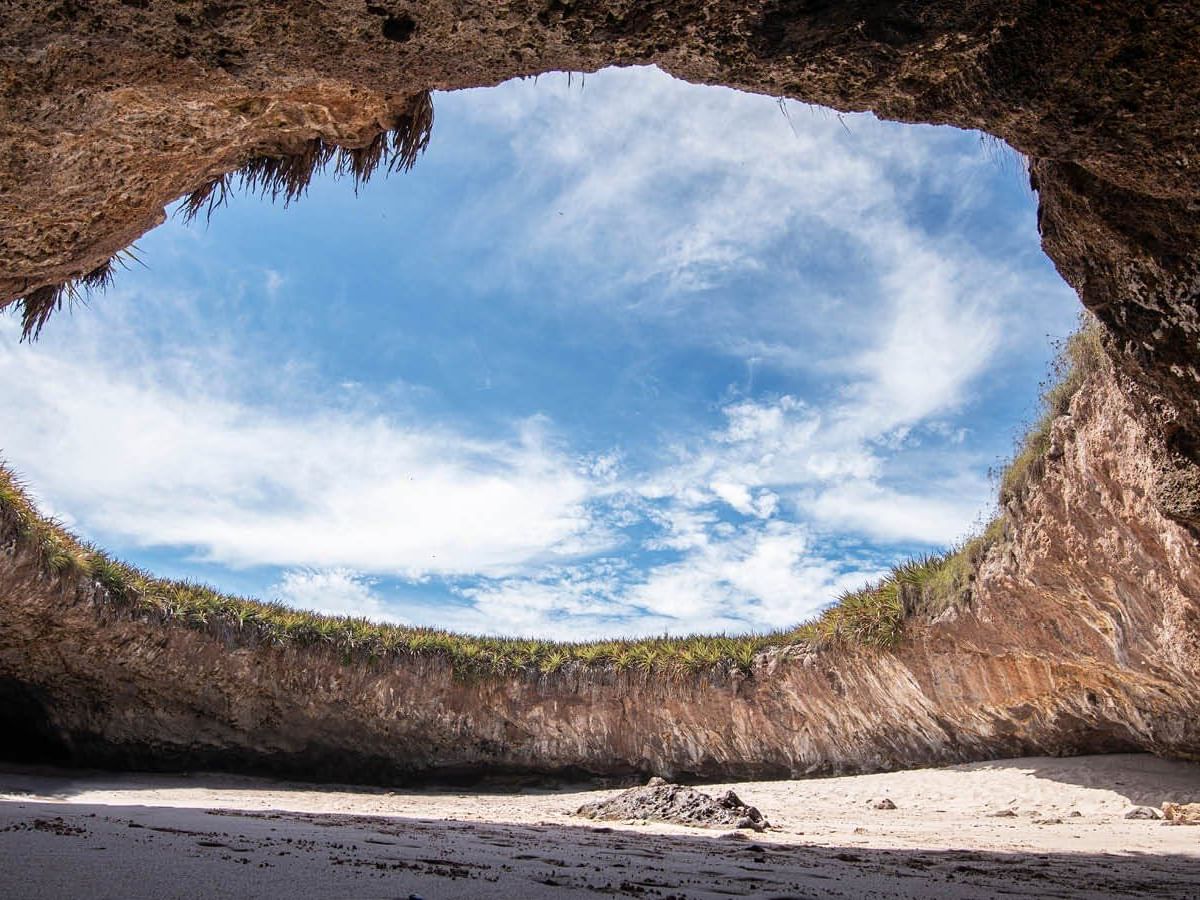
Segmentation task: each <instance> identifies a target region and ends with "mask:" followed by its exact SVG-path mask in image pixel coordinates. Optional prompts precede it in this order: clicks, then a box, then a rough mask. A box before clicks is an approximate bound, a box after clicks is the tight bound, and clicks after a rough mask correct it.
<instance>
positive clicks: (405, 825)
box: [0, 754, 1200, 900]
mask: <svg viewBox="0 0 1200 900" xmlns="http://www.w3.org/2000/svg"><path fill="white" fill-rule="evenodd" d="M726 788H733V789H734V790H736V792H737V793H738V795H739V796H740V797H742V799H743V800H745V801H746V802H747V803H750V804H753V805H755V806H757V807H758V808H759V809H760V810H761V811H762V812H763V814H764V815H765V816H766V817H767V819H768V820H769V821H770V822H771V825H772V827H771V829H770V830H768V831H766V832H763V833H754V832H750V831H743V832H732V831H729V830H707V829H696V828H685V827H680V826H672V825H665V824H646V823H635V822H614V823H602V824H600V823H594V822H589V821H586V820H582V819H579V818H577V817H574V816H572V815H571V812H572V811H573V810H575V809H576V808H577V807H578V806H580V805H581V804H583V803H585V802H590V801H593V800H596V799H601V798H604V797H606V796H611V795H614V794H616V793H619V791H618V790H606V791H600V790H596V789H594V788H590V787H583V786H563V787H558V788H537V789H532V788H511V789H498V788H497V789H491V790H484V791H478V790H465V789H446V788H427V789H420V790H397V791H390V790H384V789H370V788H351V787H346V786H337V785H312V784H300V783H291V782H280V781H272V780H266V779H254V778H245V777H237V776H229V775H216V774H197V775H190V776H180V775H139V774H110V773H78V772H62V771H50V770H33V769H20V768H10V769H7V770H5V771H4V772H2V773H0V860H2V861H3V865H2V866H0V895H3V896H6V897H13V898H23V897H29V898H42V897H73V896H79V897H83V896H86V897H98V898H99V897H114V898H115V897H180V898H183V897H239V896H260V897H281V896H287V897H291V898H309V897H314V898H315V897H400V898H407V897H410V896H414V895H415V896H417V897H421V898H426V900H433V898H457V897H530V898H537V897H571V896H580V897H582V896H596V895H597V894H600V895H605V894H608V895H616V896H636V897H641V896H648V897H659V898H668V897H675V898H692V897H697V898H717V897H777V898H778V897H823V896H839V897H914V898H916V897H994V896H1000V895H1004V896H1037V897H1093V896H1130V895H1134V896H1137V895H1141V896H1155V897H1200V828H1189V827H1181V826H1170V825H1164V823H1163V822H1161V821H1157V820H1153V819H1126V818H1125V815H1126V813H1127V812H1128V811H1129V810H1130V809H1131V808H1133V807H1135V806H1148V807H1154V808H1157V807H1159V806H1160V805H1161V804H1162V803H1163V802H1197V801H1200V766H1198V765H1194V764H1189V763H1182V762H1173V761H1168V760H1162V759H1157V758H1154V757H1151V756H1143V755H1132V754H1130V755H1113V756H1095V757H1080V758H1074V759H1051V758H1028V759H1015V760H1003V761H997V762H990V763H977V764H971V765H962V766H953V767H949V768H941V769H923V770H914V771H908V772H896V773H887V774H879V775H866V776H856V777H844V778H827V779H815V780H807V781H782V782H752V783H740V784H736V785H711V786H708V787H705V788H704V790H705V791H708V792H713V793H716V792H719V791H723V790H725V789H726ZM882 798H887V799H889V800H891V801H892V803H894V804H895V807H896V808H895V809H876V808H874V805H873V801H876V800H879V799H882Z"/></svg>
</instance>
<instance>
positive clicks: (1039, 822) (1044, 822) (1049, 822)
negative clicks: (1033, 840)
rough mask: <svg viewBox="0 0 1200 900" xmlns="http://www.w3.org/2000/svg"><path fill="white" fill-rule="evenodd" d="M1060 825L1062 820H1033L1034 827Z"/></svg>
mask: <svg viewBox="0 0 1200 900" xmlns="http://www.w3.org/2000/svg"><path fill="white" fill-rule="evenodd" d="M1062 823H1063V820H1062V819H1034V820H1033V824H1034V825H1061V824H1062Z"/></svg>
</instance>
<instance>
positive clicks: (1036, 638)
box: [0, 0, 1200, 779]
mask: <svg viewBox="0 0 1200 900" xmlns="http://www.w3.org/2000/svg"><path fill="white" fill-rule="evenodd" d="M1197 47H1200V15H1197V8H1196V4H1195V3H1194V2H1180V0H1176V2H1166V0H1164V2H1157V0H1156V2H1146V3H1129V2H1126V0H1092V2H1088V3H1083V2H1071V3H1048V2H1043V0H968V2H961V0H954V2H951V0H931V2H916V0H902V2H890V3H881V2H878V0H841V2H829V0H806V2H800V0H767V2H765V3H763V2H754V3H748V2H745V0H670V2H661V0H638V2H633V0H487V2H482V0H455V2H449V0H429V2H423V3H420V4H416V3H411V2H407V0H394V2H380V3H378V4H376V3H363V2H357V0H325V2H322V3H306V4H299V3H283V2H253V3H251V2H239V0H230V2H224V3H214V2H210V0H180V2H174V3H168V2H165V0H98V2H93V3H86V4H83V3H78V2H74V0H51V2H48V3H31V2H26V0H0V304H4V303H6V302H9V301H12V300H14V299H15V298H18V297H22V296H24V295H26V294H28V293H29V292H31V291H33V290H35V289H37V288H39V287H41V286H45V285H50V284H55V283H59V282H62V281H63V280H64V279H68V278H72V277H75V276H79V275H81V274H83V273H86V272H88V271H90V270H92V269H93V268H94V267H96V266H97V265H98V264H100V263H101V262H103V261H104V260H105V259H107V258H108V257H110V256H111V255H112V254H113V253H114V252H116V251H117V250H119V249H121V248H123V247H125V246H127V245H128V244H129V243H130V242H131V241H132V240H134V239H135V238H137V237H138V236H139V235H140V234H142V233H144V232H145V231H146V230H147V229H148V228H151V227H153V226H154V225H155V224H157V223H158V222H160V221H161V220H162V217H163V215H164V213H163V208H164V205H165V204H168V203H170V202H171V201H173V200H174V199H176V198H177V197H179V196H181V195H182V194H184V193H187V192H189V191H191V190H194V189H196V188H198V187H200V186H201V185H203V184H205V183H206V182H208V181H210V180H211V179H212V178H214V177H215V176H218V175H220V174H222V173H226V172H229V171H232V170H234V169H236V168H237V167H238V166H239V165H241V164H242V163H244V162H245V161H246V160H247V159H248V158H250V157H254V156H263V155H266V156H272V155H280V154H286V153H291V152H296V151H297V150H298V149H299V148H301V147H303V145H304V144H305V142H307V141H310V140H312V139H313V138H316V137H321V138H323V139H325V140H327V141H329V142H332V143H334V144H338V145H341V146H345V147H362V146H364V145H366V144H368V143H369V142H370V141H371V140H372V139H373V138H374V137H375V136H376V135H377V134H378V133H379V132H380V131H381V130H382V129H385V128H387V127H388V126H389V125H391V124H392V122H393V121H394V118H395V117H396V115H397V114H398V113H400V112H401V111H403V110H405V109H407V108H408V105H409V103H410V98H411V97H413V96H414V95H416V94H418V93H419V92H421V91H424V90H427V89H454V88H462V87H469V86H479V85H488V84H494V83H497V82H499V81H501V80H503V79H506V78H509V77H513V76H517V75H530V74H535V73H537V72H543V71H547V70H553V69H572V70H585V71H586V70H594V69H596V68H598V67H601V66H604V65H609V64H631V63H651V62H653V63H657V64H658V65H660V66H662V67H663V68H664V69H666V70H668V71H670V72H672V73H674V74H675V75H677V76H679V77H682V78H687V79H689V80H693V81H698V82H706V83H714V84H726V85H730V86H733V87H739V88H743V89H747V90H753V91H760V92H765V93H769V94H774V95H782V96H788V97H794V98H797V99H801V100H806V101H811V102H816V103H822V104H826V105H829V106H833V107H836V108H839V109H855V110H859V109H870V110H873V111H875V112H876V113H878V114H879V115H881V116H885V117H889V118H894V119H900V120H905V121H920V122H934V123H949V124H954V125H959V126H963V127H977V128H982V129H984V130H987V131H988V132H990V133H992V134H994V135H997V136H999V137H1001V138H1003V139H1005V140H1006V141H1008V142H1009V143H1011V144H1012V145H1013V146H1014V147H1016V148H1017V149H1018V150H1020V151H1021V152H1023V153H1026V154H1028V155H1029V156H1030V157H1031V176H1032V182H1033V184H1034V186H1035V187H1036V189H1037V190H1038V191H1039V202H1040V211H1039V220H1040V227H1041V230H1042V234H1043V244H1044V247H1045V249H1046V252H1047V253H1048V254H1049V255H1050V257H1051V258H1052V259H1053V260H1054V261H1055V263H1056V265H1057V266H1058V268H1059V270H1060V271H1061V272H1062V273H1063V275H1064V277H1065V278H1066V279H1067V280H1068V281H1069V282H1070V283H1071V284H1072V285H1073V286H1074V287H1075V288H1076V289H1077V290H1078V291H1079V293H1080V296H1081V298H1082V300H1083V302H1084V304H1085V306H1087V307H1088V308H1090V309H1092V310H1093V311H1094V312H1095V313H1096V314H1097V316H1098V317H1099V318H1100V320H1101V321H1102V322H1103V323H1104V324H1105V325H1106V327H1107V328H1108V330H1109V336H1110V341H1109V346H1110V349H1111V350H1112V351H1113V359H1114V365H1115V369H1114V370H1113V371H1107V372H1106V373H1104V374H1103V375H1101V376H1094V377H1093V378H1092V379H1091V380H1090V381H1089V382H1088V384H1086V385H1085V389H1084V391H1083V393H1081V394H1080V395H1079V396H1078V397H1077V398H1076V400H1075V403H1074V405H1073V407H1072V411H1071V417H1070V419H1069V420H1062V421H1060V422H1059V424H1058V425H1057V426H1056V430H1055V435H1054V441H1053V447H1052V452H1051V463H1050V466H1049V471H1048V474H1047V475H1046V477H1045V478H1044V479H1043V481H1042V482H1041V484H1040V485H1039V486H1038V487H1037V488H1036V489H1035V490H1034V491H1033V492H1032V493H1031V494H1030V495H1029V496H1028V497H1027V498H1026V499H1025V500H1024V501H1023V504H1022V506H1021V508H1020V509H1013V510H1011V511H1010V515H1009V523H1008V531H1009V534H1008V539H1007V540H1006V542H1005V543H1004V544H1003V545H1001V547H1000V548H998V549H997V550H995V551H993V552H992V553H991V554H990V556H989V557H988V558H987V559H986V560H985V562H984V564H983V567H982V569H981V571H980V572H979V575H978V579H977V581H976V583H975V590H974V591H973V600H972V604H971V606H970V607H969V608H967V609H963V610H960V611H958V612H956V613H952V614H948V615H946V616H945V617H943V618H942V619H940V620H939V621H937V622H935V623H926V624H924V625H921V626H915V627H914V628H912V629H910V631H911V633H910V636H909V639H908V640H907V642H906V643H905V644H904V645H903V646H901V647H900V648H899V649H898V650H896V651H895V652H867V651H856V652H853V653H851V652H848V651H836V650H830V651H823V652H811V653H801V652H785V653H776V654H773V655H768V656H764V657H762V658H761V659H759V661H758V664H757V666H756V669H755V673H754V675H753V676H752V677H740V676H739V677H732V676H731V677H728V678H724V677H722V678H716V677H714V678H707V679H694V680H685V681H670V680H664V679H660V678H653V677H647V676H640V675H636V674H616V673H613V672H611V671H607V670H604V669H598V668H587V667H576V668H572V669H568V670H567V671H565V672H561V673H558V674H556V675H553V676H548V677H537V676H533V675H531V676H529V677H527V678H519V679H509V680H488V681H482V682H464V681H463V680H461V679H456V678H455V677H454V676H453V674H452V673H451V672H450V671H449V670H448V669H447V668H446V667H445V665H444V664H442V663H439V662H437V661H435V660H413V661H411V662H408V663H405V664H391V663H388V664H366V663H361V664H360V663H352V664H348V665H347V664H343V662H342V661H341V660H339V659H338V658H337V657H336V656H334V655H333V654H332V653H329V654H324V655H323V654H322V653H321V652H320V651H313V650H296V649H288V648H273V647H266V646H243V645H240V644H239V643H238V642H237V640H236V638H235V637H234V636H230V637H229V638H228V639H225V640H223V639H220V638H218V637H214V636H213V635H212V634H209V633H205V632H198V631H189V630H186V629H183V628H180V627H174V626H169V627H168V626H162V625H159V624H157V623H153V622H148V621H142V620H132V619H130V618H128V617H127V616H125V615H124V614H123V613H121V612H120V611H119V610H118V609H116V608H115V607H113V605H112V604H110V603H108V602H107V601H106V597H105V595H104V592H103V590H102V589H100V588H99V587H97V586H96V585H93V584H91V583H87V582H78V581H75V582H71V581H67V580H64V579H62V578H60V577H58V576H54V575H53V574H51V573H48V572H47V571H45V570H44V567H43V566H42V564H41V562H40V561H39V560H38V558H37V557H36V556H35V555H34V554H32V553H31V552H29V550H28V548H26V547H24V546H23V545H22V543H21V542H20V541H19V540H16V539H15V537H14V536H13V534H12V528H11V523H4V535H3V539H2V541H0V546H2V547H3V552H2V553H0V717H3V718H4V719H5V720H6V722H7V723H8V724H9V725H10V726H11V727H9V728H7V729H6V734H8V735H10V737H9V738H8V739H9V740H16V739H19V740H22V741H25V742H27V743H29V744H31V745H35V744H44V745H45V746H47V747H55V748H58V749H59V750H61V751H63V752H64V753H65V754H66V755H67V756H68V757H69V758H71V759H74V760H76V761H89V762H111V763H121V764H136V765H143V766H168V767H169V766H175V765H191V766H195V765H229V766H238V767H241V768H247V767H253V766H256V765H257V766H264V767H270V768H273V769H276V770H281V771H294V772H298V773H303V774H310V775H317V774H321V775H329V776H333V777H345V778H349V777H353V778H381V779H391V778H401V777H406V776H409V775H414V774H428V773H442V774H449V773H461V772H477V771H480V770H484V769H488V770H499V771H503V770H522V771H541V772H545V771H555V770H572V769H574V770H583V771H587V772H595V773H608V774H631V773H634V772H658V773H662V774H690V775H696V776H707V777H715V776H717V775H722V776H730V777H747V776H752V775H753V776H766V775H790V774H802V773H813V772H831V771H856V770H870V769H879V768H889V767H902V766H912V765H917V764H921V763H937V762H948V761H953V760H966V759H980V758H987V757H994V756H1002V755H1010V754H1017V753H1076V752H1085V751H1102V750H1117V749H1132V748H1145V749H1149V750H1153V751H1155V752H1159V753H1173V754H1178V755H1184V756H1190V757H1193V758H1195V757H1200V724H1197V723H1200V716H1197V712H1198V709H1197V707H1198V705H1200V702H1198V701H1200V693H1198V691H1197V688H1198V687H1200V624H1198V620H1200V551H1198V548H1197V541H1196V533H1195V532H1194V531H1192V530H1190V529H1191V528H1195V527H1197V526H1200V467H1198V466H1197V461H1198V460H1200V390H1197V381H1198V377H1200V376H1198V369H1197V358H1198V356H1200V354H1198V344H1197V341H1198V339H1200V255H1198V254H1197V253H1196V247H1197V243H1198V242H1197V238H1198V237H1200V157H1198V156H1197V149H1196V148H1197V145H1198V137H1200V124H1198V122H1197V117H1196V112H1195V111H1196V109H1198V108H1200V65H1198V64H1197ZM435 139H436V136H435ZM218 227H219V226H218ZM13 736H15V737H13Z"/></svg>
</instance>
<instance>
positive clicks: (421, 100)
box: [0, 91, 433, 341]
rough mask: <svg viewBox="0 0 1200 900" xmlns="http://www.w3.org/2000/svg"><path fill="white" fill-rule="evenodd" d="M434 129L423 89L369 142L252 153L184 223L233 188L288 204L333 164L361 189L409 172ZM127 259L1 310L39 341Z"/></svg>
mask: <svg viewBox="0 0 1200 900" xmlns="http://www.w3.org/2000/svg"><path fill="white" fill-rule="evenodd" d="M432 134H433V97H432V95H431V94H430V92H429V91H424V92H422V93H420V94H417V95H415V96H414V97H412V98H411V100H410V101H409V103H408V106H407V108H406V109H405V110H404V112H402V113H400V114H399V115H398V116H396V118H395V119H394V120H393V121H392V125H391V127H390V128H387V129H384V130H382V131H380V132H379V133H378V134H376V135H375V137H373V138H372V139H371V141H370V142H369V143H367V144H366V145H365V146H362V147H342V146H340V145H338V144H333V143H329V142H328V141H326V140H325V139H324V138H321V137H315V138H313V139H311V140H309V141H306V142H305V143H304V145H303V146H302V147H301V149H300V150H299V151H298V152H296V153H284V154H274V155H265V154H264V155H260V156H254V157H251V158H250V159H248V160H246V161H245V162H244V163H242V165H241V166H240V167H239V168H238V169H237V170H236V171H233V172H226V173H225V174H222V175H218V176H217V177H215V178H212V179H210V180H209V181H206V182H205V183H204V184H202V185H201V186H200V187H198V188H196V190H194V191H192V192H191V193H189V194H187V195H186V196H185V197H184V198H183V201H182V203H181V204H180V206H179V209H178V214H179V215H181V216H182V217H183V220H184V221H185V222H191V221H192V220H193V219H195V218H196V217H197V216H198V215H200V214H201V213H204V216H205V218H206V219H208V218H211V217H212V214H213V212H214V211H215V210H217V209H219V208H220V207H222V206H224V205H225V203H226V202H227V201H228V200H229V195H230V193H231V192H232V191H233V190H234V189H235V188H241V189H242V190H245V191H249V192H250V193H255V194H259V195H260V196H263V197H270V198H271V200H272V201H276V200H279V199H280V198H282V199H283V203H284V205H285V206H286V205H287V204H289V203H291V202H292V201H293V200H298V199H300V197H302V196H303V195H304V193H305V192H306V191H307V190H308V186H309V185H310V184H311V183H312V180H313V178H315V177H316V176H317V175H319V174H321V173H323V172H325V171H327V170H328V169H329V168H330V167H331V166H332V168H333V172H334V174H335V175H337V176H343V175H346V176H351V177H353V178H354V189H355V190H356V191H357V190H358V188H359V187H360V186H361V185H363V184H365V183H366V182H367V181H369V180H370V179H371V177H372V176H373V175H375V173H376V172H378V171H379V170H380V169H381V168H382V169H384V170H385V171H387V172H389V173H391V172H407V171H409V170H410V169H411V168H412V167H413V166H414V165H416V162H417V158H418V157H420V155H421V154H422V153H424V152H425V150H426V149H428V147H429V139H430V136H431V135H432ZM126 258H129V259H133V260H135V261H138V262H140V260H138V259H137V257H136V256H135V255H134V254H133V251H132V249H128V250H123V251H121V252H120V253H118V254H116V255H115V256H113V257H111V258H109V259H107V260H105V262H104V263H102V264H101V265H99V266H97V267H96V268H95V269H92V270H91V271H90V272H86V273H84V274H83V275H80V276H79V277H77V278H72V279H68V280H67V281H64V282H61V283H59V284H51V285H46V286H44V287H40V288H37V289H36V290H33V291H30V292H29V293H28V294H26V295H25V296H24V297H18V298H16V299H14V300H10V301H9V302H8V303H5V304H3V305H0V310H4V309H6V308H7V307H9V306H12V305H17V306H18V307H19V308H20V310H21V339H22V340H26V341H28V340H37V338H38V336H39V335H40V334H41V333H42V329H43V328H44V327H45V325H46V323H47V322H48V321H49V320H50V317H51V316H52V315H54V314H55V313H56V312H58V311H59V310H61V309H62V308H63V307H64V306H68V307H69V306H72V305H74V304H75V303H82V302H86V299H87V297H88V296H89V295H90V294H92V293H94V292H96V291H101V290H104V289H105V288H107V287H109V286H111V284H112V281H113V274H114V272H115V264H116V263H122V264H124V261H125V259H126Z"/></svg>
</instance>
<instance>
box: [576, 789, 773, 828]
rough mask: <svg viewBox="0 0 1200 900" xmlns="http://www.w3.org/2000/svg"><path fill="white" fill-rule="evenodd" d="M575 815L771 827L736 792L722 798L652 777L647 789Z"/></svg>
mask: <svg viewBox="0 0 1200 900" xmlns="http://www.w3.org/2000/svg"><path fill="white" fill-rule="evenodd" d="M575 815H577V816H583V817H585V818H588V819H607V820H610V821H625V820H630V819H633V820H635V821H638V822H639V823H640V824H644V823H645V822H647V821H653V822H670V823H672V824H675V825H696V826H700V827H702V828H729V827H731V826H732V827H734V828H750V829H753V830H754V831H763V830H765V829H766V828H768V827H770V826H769V824H768V823H767V820H766V819H764V818H763V816H762V813H760V812H759V811H758V810H757V809H755V808H754V807H753V806H747V805H746V804H744V803H743V802H742V801H741V798H739V797H738V795H737V794H735V793H734V792H733V791H726V792H725V793H724V794H722V795H721V796H719V797H713V796H711V795H709V794H704V793H701V792H700V791H696V790H693V789H692V788H688V787H683V786H682V785H678V784H671V783H670V782H667V781H664V780H663V779H661V778H652V779H650V782H649V783H648V784H647V785H646V786H645V787H640V788H632V789H631V790H628V791H626V792H625V793H623V794H619V795H617V796H616V797H612V798H610V799H608V800H601V801H597V802H595V803H587V804H585V805H583V806H581V807H579V809H577V810H576V811H575Z"/></svg>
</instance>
